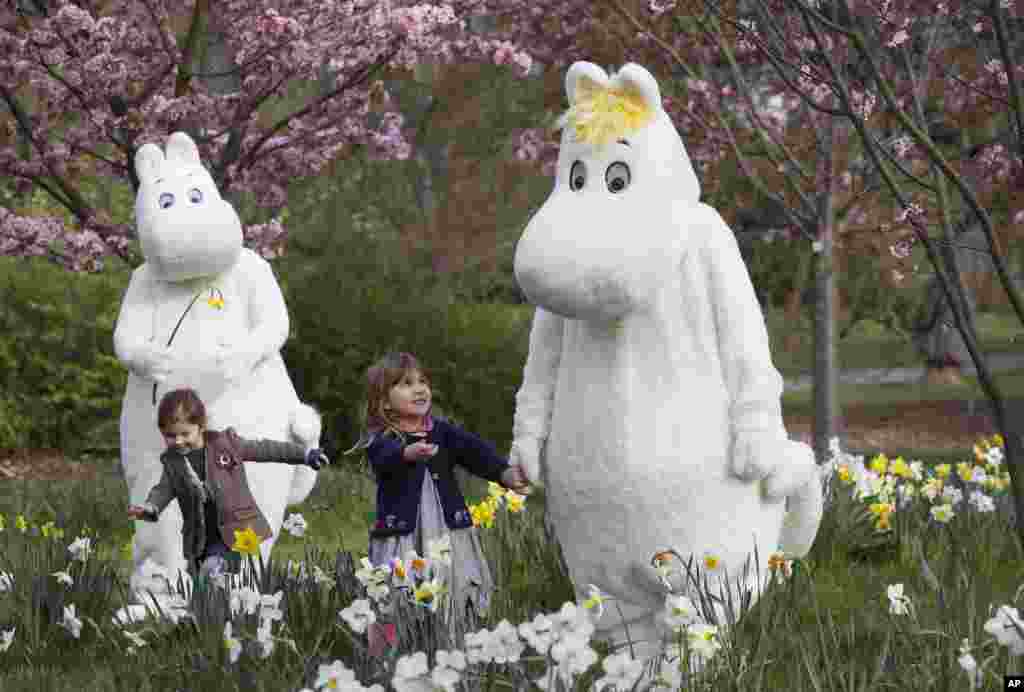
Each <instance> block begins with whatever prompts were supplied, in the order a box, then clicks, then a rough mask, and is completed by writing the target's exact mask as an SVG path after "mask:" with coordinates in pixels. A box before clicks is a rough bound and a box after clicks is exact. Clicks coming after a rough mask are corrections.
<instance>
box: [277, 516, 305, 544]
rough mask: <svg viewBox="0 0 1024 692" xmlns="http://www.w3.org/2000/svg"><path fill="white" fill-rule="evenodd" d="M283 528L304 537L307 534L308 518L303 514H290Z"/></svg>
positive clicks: (294, 534) (282, 525)
mask: <svg viewBox="0 0 1024 692" xmlns="http://www.w3.org/2000/svg"><path fill="white" fill-rule="evenodd" d="M281 528H282V529H284V530H285V531H287V532H288V533H290V534H291V535H293V536H296V537H298V538H302V537H303V536H304V535H306V519H305V518H304V517H303V516H302V515H301V514H289V515H288V518H287V519H285V520H284V523H282V524H281Z"/></svg>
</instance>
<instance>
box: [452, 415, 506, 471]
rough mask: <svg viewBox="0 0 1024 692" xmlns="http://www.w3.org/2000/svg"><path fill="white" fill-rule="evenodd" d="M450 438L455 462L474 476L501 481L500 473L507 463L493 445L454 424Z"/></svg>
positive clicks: (504, 469)
mask: <svg viewBox="0 0 1024 692" xmlns="http://www.w3.org/2000/svg"><path fill="white" fill-rule="evenodd" d="M450 440H451V443H450V444H451V450H452V452H453V456H454V458H455V463H457V464H460V465H462V466H463V467H465V468H466V469H467V470H469V472H470V473H472V474H473V475H474V476H479V477H480V478H483V479H485V480H488V481H493V482H494V483H501V482H502V474H503V473H504V472H505V471H506V470H508V468H509V464H508V461H507V460H506V459H504V458H502V457H501V456H499V454H498V451H497V450H496V449H495V447H494V445H492V444H491V443H490V442H487V441H485V440H482V439H480V438H479V437H477V436H476V435H474V434H473V433H471V432H469V431H467V430H462V429H461V428H459V427H457V426H454V425H453V426H451V438H450Z"/></svg>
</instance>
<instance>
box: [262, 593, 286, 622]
mask: <svg viewBox="0 0 1024 692" xmlns="http://www.w3.org/2000/svg"><path fill="white" fill-rule="evenodd" d="M283 595H284V593H283V592H282V591H280V590H279V591H278V592H277V593H275V594H274V595H273V596H268V595H262V596H260V620H261V621H265V620H282V619H284V613H282V612H281V597H282V596H283Z"/></svg>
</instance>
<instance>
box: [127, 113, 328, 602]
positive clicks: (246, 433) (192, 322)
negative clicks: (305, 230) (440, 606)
mask: <svg viewBox="0 0 1024 692" xmlns="http://www.w3.org/2000/svg"><path fill="white" fill-rule="evenodd" d="M166 149H167V155H166V157H165V156H164V152H162V151H161V150H160V148H159V147H158V146H156V145H155V144H146V145H144V146H142V147H140V148H139V150H138V152H137V153H136V155H135V170H136V173H137V174H138V177H139V191H138V195H137V197H136V201H135V217H136V223H137V228H138V233H139V240H140V241H141V244H142V252H143V254H144V255H145V258H146V261H145V263H144V264H142V265H141V266H140V267H138V268H137V269H136V270H135V271H134V272H133V273H132V277H131V281H130V283H129V284H128V290H127V292H126V293H125V297H124V301H123V302H122V305H121V312H120V315H119V316H118V319H117V326H116V328H115V331H114V349H115V351H116V353H117V356H118V358H119V359H120V360H121V362H123V363H124V364H125V365H126V366H127V367H128V369H129V376H128V387H127V390H126V392H125V396H124V402H123V407H122V410H121V465H122V468H123V469H124V474H125V479H126V480H127V482H128V489H129V493H130V494H131V498H130V501H131V502H132V503H134V504H139V503H141V502H142V501H143V500H145V498H146V494H147V493H148V492H149V489H150V488H151V487H152V486H153V485H155V484H156V483H157V481H159V480H160V471H161V465H160V460H159V457H160V453H161V452H162V451H163V450H164V449H165V445H164V442H163V439H162V438H161V436H160V432H159V430H158V429H157V422H156V412H157V406H156V404H157V403H159V400H160V397H161V396H162V395H163V394H164V393H165V392H167V391H169V390H171V389H176V388H178V387H192V388H193V389H195V390H196V391H197V392H198V393H199V396H200V398H201V399H202V400H203V402H204V403H205V404H206V406H207V414H208V418H209V427H210V428H212V429H218V430H219V429H224V428H227V427H229V426H231V427H234V428H235V429H236V430H237V431H238V433H239V434H240V435H241V436H243V437H252V438H269V439H276V440H295V441H297V442H299V443H301V444H305V445H306V446H307V447H315V446H318V444H319V438H320V418H319V416H318V415H317V413H316V412H315V411H314V410H313V409H312V408H311V407H309V406H306V405H305V404H302V403H301V402H300V401H299V399H298V396H297V395H296V392H295V388H294V386H293V385H292V382H291V380H290V379H289V377H288V372H287V371H286V369H285V366H284V361H283V360H282V358H281V355H280V353H279V350H280V348H281V346H282V345H283V344H284V341H285V339H286V338H287V337H288V311H287V308H286V307H285V303H284V297H283V296H282V294H281V289H280V287H279V286H278V283H277V280H276V279H275V277H274V273H273V271H272V270H271V268H270V265H269V264H268V263H267V261H266V260H264V259H263V258H262V257H260V256H258V255H257V254H256V253H254V252H253V251H252V250H249V249H248V248H243V247H242V225H241V222H240V220H239V218H238V215H237V214H236V213H235V210H234V208H233V207H232V206H231V205H230V204H229V203H228V202H227V201H225V200H224V199H222V198H221V196H220V193H219V192H218V191H217V187H216V185H215V184H214V181H213V178H212V177H211V176H210V174H209V172H208V171H207V170H206V169H205V168H204V167H203V165H202V163H201V162H200V160H199V151H198V150H197V148H196V145H195V143H194V142H193V141H192V140H191V139H190V138H189V137H188V135H186V134H184V133H181V132H175V133H174V134H172V135H171V136H170V137H169V138H168V139H167V145H166ZM168 342H170V345H169V346H168ZM246 474H247V476H248V480H249V486H250V488H251V490H252V493H253V496H254V497H255V499H256V502H257V503H258V504H259V506H260V509H262V510H263V513H264V514H265V516H266V517H267V521H268V522H269V523H270V525H271V529H272V530H273V532H274V536H273V537H271V538H270V539H268V540H267V541H265V542H264V543H263V545H262V546H261V548H262V551H263V554H264V557H267V556H268V555H269V552H270V550H271V548H272V546H273V542H274V537H276V535H277V532H278V530H279V528H280V526H281V522H282V520H283V515H284V510H285V506H286V505H287V504H292V503H297V502H301V501H302V500H303V499H305V497H306V496H307V495H308V494H309V492H310V490H312V489H313V485H314V484H315V482H316V473H315V472H314V471H313V470H312V469H310V468H307V467H301V466H289V465H286V464H252V465H249V466H247V467H246ZM181 526H182V519H181V512H180V510H179V509H178V505H177V502H174V501H172V502H171V504H170V505H169V506H168V508H167V510H166V511H165V512H164V513H163V514H162V515H161V517H160V520H159V521H158V522H156V523H149V522H139V523H137V524H136V532H135V543H134V563H135V569H134V573H133V575H132V589H133V591H134V592H135V593H136V594H137V595H139V596H142V595H144V593H145V591H146V590H149V589H152V590H153V591H155V592H157V593H162V592H164V591H165V590H166V588H165V586H164V584H165V582H164V580H163V579H162V578H161V577H160V576H159V575H160V573H161V572H163V573H165V574H169V575H170V576H171V579H172V581H176V576H177V575H176V571H177V570H181V569H184V568H185V562H184V558H183V556H182V546H181ZM186 581H187V576H186Z"/></svg>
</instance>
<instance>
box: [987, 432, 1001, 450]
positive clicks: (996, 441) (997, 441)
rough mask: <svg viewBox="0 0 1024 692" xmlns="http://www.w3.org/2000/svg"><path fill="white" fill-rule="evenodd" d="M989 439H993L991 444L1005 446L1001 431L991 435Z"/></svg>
mask: <svg viewBox="0 0 1024 692" xmlns="http://www.w3.org/2000/svg"><path fill="white" fill-rule="evenodd" d="M989 440H990V441H991V444H992V445H994V446H996V447H1002V446H1003V436H1002V435H1000V434H999V433H996V434H995V435H993V436H992V437H990V438H989Z"/></svg>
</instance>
